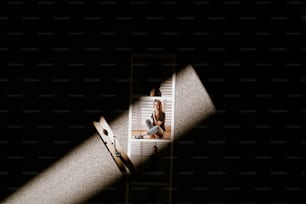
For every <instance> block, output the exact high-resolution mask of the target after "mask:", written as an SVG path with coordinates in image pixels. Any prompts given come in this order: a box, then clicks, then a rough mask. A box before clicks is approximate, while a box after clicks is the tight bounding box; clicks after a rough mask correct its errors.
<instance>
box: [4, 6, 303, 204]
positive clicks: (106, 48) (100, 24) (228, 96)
mask: <svg viewBox="0 0 306 204" xmlns="http://www.w3.org/2000/svg"><path fill="white" fill-rule="evenodd" d="M305 9H306V8H305V5H304V3H303V2H302V1H248V2H244V1H223V2H220V3H215V2H214V1H188V2H184V3H183V2H179V1H154V3H152V2H149V1H126V2H125V3H121V2H119V1H42V0H41V1H10V0H8V1H3V2H1V3H0V28H1V29H0V39H1V40H0V93H1V98H0V121H1V123H0V125H1V132H0V151H1V154H0V155H1V167H0V168H1V169H0V183H1V186H0V192H1V197H0V199H1V200H2V199H4V198H5V197H7V196H8V195H10V194H11V193H13V192H14V191H15V190H17V189H18V188H19V187H20V186H22V185H23V184H24V183H25V182H27V181H29V180H30V179H32V178H33V177H34V176H36V175H37V174H39V173H40V172H41V171H42V170H44V169H45V168H47V167H48V166H49V165H51V164H52V163H53V162H55V161H56V160H57V159H59V158H61V157H62V156H63V155H65V154H66V153H67V152H68V151H69V150H71V149H72V148H74V147H75V146H77V145H78V144H80V143H81V142H82V141H84V140H85V139H87V138H88V137H89V136H90V135H91V134H92V133H93V131H94V130H93V127H92V121H93V120H96V119H97V118H98V117H99V116H101V115H103V116H104V117H105V118H107V120H108V121H111V120H112V119H114V118H116V117H117V116H118V115H120V114H121V113H123V112H125V111H127V110H128V105H129V104H128V103H129V93H130V90H129V84H130V66H131V56H132V54H135V53H142V54H143V53H156V54H175V55H176V63H177V70H180V69H181V68H183V67H184V66H186V65H187V64H191V65H193V67H194V68H195V69H196V71H197V73H198V75H199V77H200V78H201V80H202V82H203V85H204V86H205V88H206V89H207V91H208V93H209V94H210V96H211V97H212V99H213V102H214V104H215V106H216V108H217V113H216V114H215V115H213V116H212V117H211V118H209V119H208V120H206V121H203V123H202V124H199V126H197V127H195V128H194V129H193V130H191V131H190V132H188V133H187V134H186V135H185V137H183V138H182V140H180V141H176V143H175V151H174V154H175V155H174V170H173V203H305V202H306V200H305V196H304V197H303V196H302V195H305V175H306V171H305V168H304V167H302V164H303V163H305V158H304V153H303V149H305V143H306V140H305V139H304V137H305V134H304V133H303V132H304V131H303V130H304V123H305V113H306V108H305V99H304V97H305V96H304V87H305V81H306V78H305V63H304V59H305V50H306V47H305V26H306V25H305V20H306V16H304V15H305ZM101 195H102V192H101ZM111 195H113V194H111ZM108 199H109V200H108ZM88 202H93V203H114V202H115V201H114V197H112V196H106V197H103V196H99V195H97V196H96V197H94V198H92V200H90V201H88Z"/></svg>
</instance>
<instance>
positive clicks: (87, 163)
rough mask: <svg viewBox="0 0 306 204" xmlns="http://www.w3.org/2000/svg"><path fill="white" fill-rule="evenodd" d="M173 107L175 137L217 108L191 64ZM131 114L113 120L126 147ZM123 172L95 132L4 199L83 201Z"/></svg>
mask: <svg viewBox="0 0 306 204" xmlns="http://www.w3.org/2000/svg"><path fill="white" fill-rule="evenodd" d="M174 109H175V112H174V117H175V121H174V127H175V128H174V139H175V140H178V139H179V138H180V137H181V136H183V135H184V133H186V132H187V131H188V130H190V129H192V128H193V127H195V126H196V125H197V124H198V123H200V122H201V121H203V120H204V119H205V118H207V117H208V116H209V115H211V114H212V113H214V112H215V107H214V105H213V103H212V101H211V99H210V97H209V94H208V93H207V91H206V89H205V87H204V86H203V84H202V82H201V80H200V79H199V77H198V76H197V74H196V72H195V70H194V69H193V67H192V66H190V65H189V66H187V67H186V68H185V69H183V70H181V71H180V72H178V73H177V76H176V87H175V108H174ZM128 118H129V116H128V113H124V114H123V115H121V116H120V117H118V118H117V119H115V120H114V121H111V123H110V126H111V128H112V130H113V132H114V134H115V135H116V136H117V138H118V141H120V143H121V145H122V146H123V147H125V148H127V146H128V138H127V135H128ZM126 150H127V149H125V151H126ZM136 167H137V166H136ZM122 176H123V175H122V174H121V172H120V171H119V169H118V167H117V166H116V165H115V163H114V161H113V159H112V157H111V155H110V154H109V152H108V151H107V149H106V148H105V147H104V145H103V143H102V141H101V139H100V137H99V136H98V135H97V134H95V135H93V136H91V137H90V138H89V139H88V140H86V141H85V142H83V143H82V144H80V145H79V146H78V147H76V148H75V149H74V150H72V151H71V152H70V153H68V154H67V155H66V156H64V157H63V158H62V159H60V160H59V161H57V162H56V163H55V164H53V165H52V166H50V167H49V168H48V169H46V170H45V171H43V172H42V173H41V174H40V175H38V176H37V177H35V178H34V179H32V180H31V181H30V182H28V183H26V184H25V185H24V186H22V187H21V188H20V189H19V190H18V191H17V192H15V193H14V194H12V195H10V196H9V197H8V198H6V199H5V200H4V201H2V202H1V203H3V204H10V203H14V204H15V203H22V204H28V203H29V204H36V203H37V204H42V203H44V204H49V203H50V204H54V203H61V204H72V203H73V204H77V203H83V202H85V201H86V200H88V199H90V198H91V197H92V196H94V195H96V194H97V193H98V192H100V191H101V190H103V189H106V188H108V187H110V186H111V185H112V184H113V183H115V182H116V181H118V180H120V179H122Z"/></svg>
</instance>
